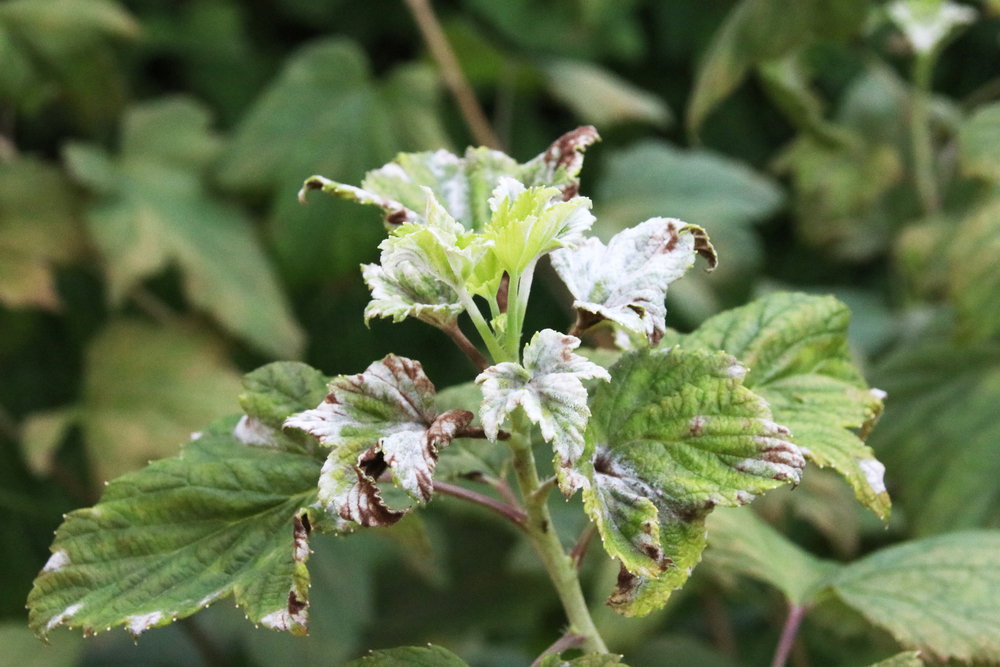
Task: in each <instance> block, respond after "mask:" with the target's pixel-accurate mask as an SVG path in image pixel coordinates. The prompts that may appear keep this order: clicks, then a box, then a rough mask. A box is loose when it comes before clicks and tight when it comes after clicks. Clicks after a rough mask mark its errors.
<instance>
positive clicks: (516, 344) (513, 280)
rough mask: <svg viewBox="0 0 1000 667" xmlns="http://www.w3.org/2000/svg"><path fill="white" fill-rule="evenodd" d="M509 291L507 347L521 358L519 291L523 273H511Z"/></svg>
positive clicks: (512, 353) (515, 357)
mask: <svg viewBox="0 0 1000 667" xmlns="http://www.w3.org/2000/svg"><path fill="white" fill-rule="evenodd" d="M507 289H508V291H507V339H506V344H505V346H506V348H507V352H508V353H510V354H511V355H512V356H513V357H514V359H516V360H520V359H521V350H520V347H521V325H520V324H519V323H518V319H519V315H518V307H519V306H520V305H521V304H520V299H518V293H519V292H520V290H521V275H520V274H517V275H514V274H510V282H509V283H508V288H507Z"/></svg>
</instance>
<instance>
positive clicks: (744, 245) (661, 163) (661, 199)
mask: <svg viewBox="0 0 1000 667" xmlns="http://www.w3.org/2000/svg"><path fill="white" fill-rule="evenodd" d="M782 199H783V194H782V191H781V189H780V188H779V187H778V185H777V183H775V182H774V181H773V180H771V179H770V178H767V177H765V176H763V175H761V174H758V173H756V172H754V171H753V170H751V169H748V168H747V166H746V165H745V164H744V163H740V162H737V161H735V160H732V159H730V158H727V157H724V156H722V155H719V154H717V153H713V152H711V151H708V150H679V149H677V148H675V147H673V146H671V145H670V144H668V143H666V142H662V141H653V140H645V141H641V142H638V143H636V144H634V145H632V146H631V147H629V148H627V149H625V150H622V151H618V152H617V153H613V154H612V155H611V156H610V157H609V158H608V163H607V172H606V175H605V176H604V178H603V179H602V180H601V181H600V182H599V183H598V188H597V195H596V196H595V207H594V211H595V215H596V216H597V222H596V223H595V224H594V231H595V232H596V234H597V235H598V236H600V237H601V239H602V240H604V241H606V242H607V241H609V240H610V239H611V237H612V236H613V235H614V234H616V233H618V232H620V231H621V230H623V229H627V228H628V227H631V226H633V225H635V224H636V222H638V221H640V220H646V219H648V218H653V217H657V216H661V215H668V216H670V217H672V218H677V219H679V220H684V221H685V222H686V223H689V224H692V225H697V226H699V227H702V228H704V229H705V230H706V232H707V233H708V234H709V235H710V236H711V237H712V245H713V246H714V247H715V249H716V250H717V251H718V254H719V256H720V257H722V258H723V262H722V263H721V264H720V265H719V267H718V269H716V270H715V272H714V273H713V274H712V275H711V277H710V279H709V276H707V275H706V274H704V273H703V272H701V271H698V272H693V273H691V274H689V275H688V276H686V278H685V279H684V280H682V281H678V282H677V283H675V284H674V285H673V287H672V289H671V290H670V292H669V293H668V297H667V298H668V300H669V301H670V305H671V307H672V308H674V309H675V310H674V312H675V313H678V314H680V315H681V316H682V317H685V318H686V319H688V320H689V321H691V322H692V324H695V323H698V322H701V321H702V320H704V319H705V318H706V317H708V316H710V315H713V314H714V313H715V312H717V311H718V310H720V309H721V308H722V303H721V301H720V300H719V299H718V298H717V297H716V292H718V291H721V290H725V289H726V288H738V287H741V286H742V285H743V284H744V283H745V282H746V280H747V277H748V275H749V274H750V273H751V272H752V271H754V270H755V269H756V268H757V267H758V265H759V264H760V261H761V259H762V254H763V253H762V250H761V247H760V242H759V240H758V239H757V237H756V235H755V234H754V233H753V232H752V231H751V230H750V229H749V226H750V224H751V223H754V222H757V221H759V220H762V219H764V218H767V217H768V216H770V215H771V214H773V213H774V212H775V211H777V209H778V208H779V207H780V206H781V204H782Z"/></svg>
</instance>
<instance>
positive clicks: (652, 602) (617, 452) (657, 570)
mask: <svg viewBox="0 0 1000 667" xmlns="http://www.w3.org/2000/svg"><path fill="white" fill-rule="evenodd" d="M745 373H746V369H744V368H743V367H742V366H741V365H740V364H739V363H738V362H737V361H736V360H735V359H734V358H733V357H731V356H729V355H728V354H724V353H711V352H706V351H703V350H689V349H682V348H681V347H680V346H674V347H672V348H670V349H669V350H668V351H666V352H649V351H638V352H632V353H629V354H626V355H624V356H623V357H622V359H621V360H620V361H619V362H618V363H617V364H615V366H614V367H612V369H611V377H612V380H611V383H610V385H601V386H600V387H598V389H597V391H596V394H595V395H594V399H593V405H592V411H593V415H592V417H591V419H590V422H589V423H588V428H587V434H586V439H587V452H586V453H585V454H584V456H583V457H582V458H581V459H580V463H579V465H578V469H579V472H580V473H581V474H582V475H584V477H586V479H587V481H588V482H589V485H588V487H589V488H588V487H585V488H584V501H585V503H586V509H587V513H588V514H589V515H590V517H591V518H592V519H593V520H594V521H595V522H596V523H597V527H598V529H599V530H600V532H601V536H602V538H603V540H604V548H605V549H606V550H607V552H608V553H609V554H610V555H611V556H612V557H614V558H619V559H621V561H622V573H621V576H620V577H619V580H618V588H617V590H616V591H615V592H614V593H613V594H612V596H611V598H610V599H609V601H608V603H609V604H610V605H611V606H612V607H613V608H615V609H616V610H618V611H619V612H621V613H623V614H625V615H627V616H642V615H645V614H647V613H649V612H650V611H652V610H654V609H657V608H659V607H662V606H663V605H664V603H665V602H666V600H667V598H668V597H669V595H670V592H671V591H672V590H673V589H675V588H677V587H679V586H680V585H682V584H683V583H684V581H685V580H686V579H687V578H688V576H689V575H690V572H691V569H693V568H694V566H695V565H696V564H697V563H698V561H699V560H700V558H701V552H702V549H703V548H704V546H705V517H706V516H707V515H708V513H709V512H710V511H711V510H712V508H714V507H716V506H719V505H723V506H734V505H742V504H745V503H748V502H750V501H751V500H752V499H753V498H754V496H756V495H758V494H760V493H763V492H764V491H766V490H767V489H772V488H775V487H776V486H779V485H781V484H783V483H784V482H787V481H791V482H797V481H798V480H799V477H800V475H801V471H802V467H803V466H804V465H805V461H804V460H803V459H802V455H801V454H800V453H799V450H798V448H797V447H796V446H795V445H793V444H791V443H789V442H787V441H786V440H784V438H785V437H787V435H788V431H787V429H785V428H784V427H782V426H778V425H777V424H775V423H774V422H772V421H771V413H770V411H769V410H768V408H767V404H766V403H765V402H764V401H763V400H762V399H761V398H760V397H759V396H757V395H756V394H754V393H753V392H751V391H750V390H749V389H747V388H746V387H744V386H743V378H744V375H745Z"/></svg>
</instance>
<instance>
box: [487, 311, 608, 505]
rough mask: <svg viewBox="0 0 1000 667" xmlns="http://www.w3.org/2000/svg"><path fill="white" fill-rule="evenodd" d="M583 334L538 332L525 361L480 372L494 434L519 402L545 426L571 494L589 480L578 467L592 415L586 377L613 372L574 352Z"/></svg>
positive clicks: (489, 432) (564, 486) (490, 430)
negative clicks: (583, 476) (588, 402)
mask: <svg viewBox="0 0 1000 667" xmlns="http://www.w3.org/2000/svg"><path fill="white" fill-rule="evenodd" d="M579 345H580V339H579V338H576V337H574V336H567V335H565V334H561V333H559V332H558V331H553V330H552V329H544V330H542V331H539V332H538V333H536V334H535V335H534V336H533V337H532V339H531V342H530V343H528V344H527V345H525V347H524V365H523V366H522V365H521V364H516V363H513V362H509V361H507V362H504V363H501V364H497V365H496V366H491V367H490V368H487V369H486V370H485V371H483V372H482V373H480V375H479V377H477V378H476V382H477V383H478V384H479V385H480V386H481V387H482V391H483V403H482V406H481V409H480V418H481V419H482V421H483V429H484V430H485V431H486V435H487V436H488V437H489V439H490V440H492V441H494V442H495V441H496V439H497V433H498V432H499V430H500V426H501V424H503V422H504V420H505V419H506V418H507V415H509V414H510V413H511V412H513V411H514V410H516V409H517V408H518V407H521V408H524V412H525V414H526V415H527V416H528V419H530V420H531V421H532V422H533V423H535V424H538V425H539V426H540V427H541V430H542V437H543V438H545V440H546V441H547V442H551V443H552V448H553V449H554V450H555V468H556V471H557V473H558V475H559V485H560V488H561V489H562V491H563V493H565V494H567V495H570V494H572V493H573V492H574V491H576V490H577V489H579V488H580V487H581V486H583V485H584V484H585V483H586V480H585V479H584V478H582V477H581V476H580V475H578V474H577V473H576V471H574V470H573V466H574V464H575V463H576V462H577V460H578V459H579V458H580V455H581V454H582V453H583V450H584V438H583V433H584V430H585V429H586V427H587V420H588V419H589V418H590V408H588V407H587V390H586V388H585V387H584V386H583V382H582V380H592V379H595V378H597V379H601V380H605V381H607V380H610V379H611V376H610V375H608V372H607V371H606V370H605V369H603V368H601V367H600V366H598V365H597V364H595V363H592V362H590V361H587V359H585V358H584V357H581V356H580V355H578V354H575V353H574V352H573V350H574V349H576V348H577V347H579Z"/></svg>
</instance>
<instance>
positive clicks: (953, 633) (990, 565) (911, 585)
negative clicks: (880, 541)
mask: <svg viewBox="0 0 1000 667" xmlns="http://www.w3.org/2000/svg"><path fill="white" fill-rule="evenodd" d="M831 585H832V588H833V590H834V592H835V593H836V594H837V595H838V596H840V598H841V599H843V601H844V602H846V603H847V604H849V605H851V606H852V607H854V608H855V609H857V610H858V611H859V612H861V613H862V614H863V615H864V616H865V617H866V618H867V619H868V620H869V621H871V622H872V623H875V624H876V625H879V626H881V627H883V628H885V629H886V630H888V631H889V632H890V633H891V634H892V635H893V637H895V638H896V640H897V641H899V643H900V644H902V645H903V646H905V647H907V648H913V649H919V650H920V651H921V652H922V653H925V654H927V655H928V656H932V657H933V658H935V659H937V660H940V661H942V662H944V661H946V660H949V659H952V660H961V661H963V662H973V661H975V662H994V661H996V660H998V659H1000V607H998V606H997V604H996V600H997V599H998V596H1000V533H997V532H995V531H969V532H964V533H951V534H948V535H941V536H938V537H931V538H925V539H922V540H917V541H913V542H906V543H904V544H899V545H896V546H892V547H889V548H886V549H882V550H881V551H878V552H876V553H874V554H872V555H871V556H868V557H867V558H864V559H863V560H860V561H857V562H855V563H852V564H851V565H849V566H847V567H845V568H843V569H841V570H840V572H839V574H838V575H837V576H836V577H834V579H833V581H832V584H831Z"/></svg>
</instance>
